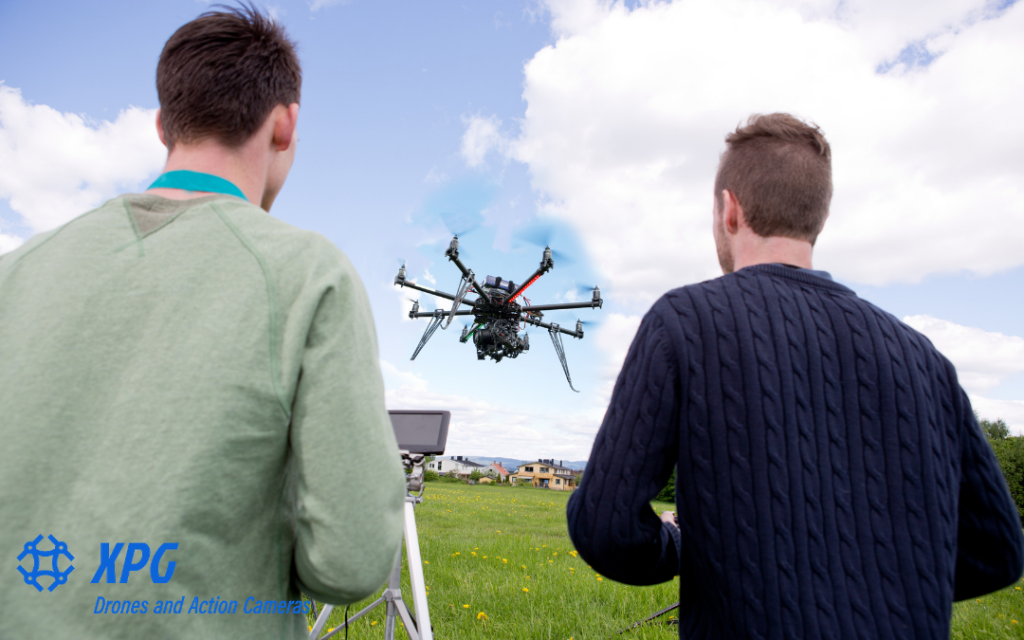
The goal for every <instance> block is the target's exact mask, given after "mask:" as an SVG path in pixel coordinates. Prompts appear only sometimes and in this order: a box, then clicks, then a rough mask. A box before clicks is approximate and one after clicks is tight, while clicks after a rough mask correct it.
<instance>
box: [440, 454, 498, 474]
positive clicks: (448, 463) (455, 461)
mask: <svg viewBox="0 0 1024 640" xmlns="http://www.w3.org/2000/svg"><path fill="white" fill-rule="evenodd" d="M483 468H484V465H482V464H480V463H478V462H473V461H472V460H470V459H469V458H464V457H463V456H454V457H447V458H436V459H434V460H431V461H430V462H428V463H427V469H429V470H431V471H436V472H437V473H438V475H442V476H443V475H444V474H446V473H448V472H449V471H454V472H455V475H457V476H463V477H469V474H471V473H473V471H475V470H478V471H481V472H482V471H483Z"/></svg>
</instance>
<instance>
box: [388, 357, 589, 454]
mask: <svg viewBox="0 0 1024 640" xmlns="http://www.w3.org/2000/svg"><path fill="white" fill-rule="evenodd" d="M380 364H381V372H382V373H383V375H384V383H385V388H386V391H385V400H386V402H387V406H388V408H389V409H423V410H430V409H433V410H438V409H441V410H447V411H451V412H452V420H451V425H450V427H449V431H448V446H447V449H446V451H447V453H448V454H454V455H484V456H499V457H508V458H520V459H527V458H536V457H545V458H548V457H554V458H561V459H565V460H583V459H586V458H587V456H589V455H590V447H591V445H592V444H593V441H594V435H595V434H596V433H597V429H598V427H600V426H601V420H602V418H603V417H604V408H603V407H602V408H597V407H595V408H593V409H591V410H588V411H583V412H577V413H572V414H569V413H561V412H551V411H544V412H533V411H528V410H525V409H523V408H522V407H520V406H518V405H517V404H515V403H511V404H492V403H490V402H487V401H486V400H473V399H471V398H467V397H465V396H460V395H454V394H444V393H437V392H435V391H433V390H432V389H430V387H429V385H428V383H427V380H426V379H425V378H424V377H423V376H422V375H420V374H418V373H413V372H409V371H404V370H401V369H399V368H398V367H397V366H395V365H393V364H391V363H390V362H388V361H386V360H381V363H380Z"/></svg>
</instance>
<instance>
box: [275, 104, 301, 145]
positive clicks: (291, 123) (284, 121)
mask: <svg viewBox="0 0 1024 640" xmlns="http://www.w3.org/2000/svg"><path fill="white" fill-rule="evenodd" d="M277 113H278V115H277V118H276V119H275V120H274V138H273V140H272V144H273V145H274V148H275V149H277V150H278V151H287V150H288V147H290V146H292V142H293V139H294V138H295V127H296V125H297V123H298V120H299V103H298V102H293V103H291V104H290V105H288V106H287V107H286V108H285V109H283V110H278V111H277Z"/></svg>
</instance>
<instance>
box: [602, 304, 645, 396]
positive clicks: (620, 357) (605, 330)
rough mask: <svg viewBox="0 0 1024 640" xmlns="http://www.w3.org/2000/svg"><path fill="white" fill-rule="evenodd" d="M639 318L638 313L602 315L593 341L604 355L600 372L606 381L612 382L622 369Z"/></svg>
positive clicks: (637, 327) (638, 325)
mask: <svg viewBox="0 0 1024 640" xmlns="http://www.w3.org/2000/svg"><path fill="white" fill-rule="evenodd" d="M641 320H642V318H641V317H640V316H638V315H624V314H621V313H609V314H606V315H605V316H604V318H603V322H601V325H600V326H599V327H598V328H597V331H596V332H595V336H594V343H595V344H596V345H597V347H598V349H600V350H601V352H602V353H603V354H604V356H605V363H604V366H603V367H602V370H601V374H602V377H604V378H605V381H606V382H607V381H609V380H610V381H611V382H612V383H614V382H615V379H616V377H618V375H619V371H621V370H622V363H623V362H625V361H626V354H627V353H629V345H631V344H633V338H634V337H635V336H636V331H637V329H639V328H640V321H641ZM609 399H610V396H609ZM605 404H607V403H605Z"/></svg>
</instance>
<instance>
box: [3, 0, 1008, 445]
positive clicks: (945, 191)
mask: <svg viewBox="0 0 1024 640" xmlns="http://www.w3.org/2000/svg"><path fill="white" fill-rule="evenodd" d="M259 6H262V7H264V8H265V9H266V10H268V11H270V12H272V13H273V14H274V15H276V16H277V18H278V19H279V20H280V21H281V22H283V24H284V25H285V27H286V28H287V30H288V32H289V33H290V35H291V36H292V38H293V39H295V40H296V41H297V42H298V43H299V53H300V57H301V60H302V64H303V70H304V84H303V96H302V107H301V111H300V121H299V150H298V155H297V160H296V163H295V166H294V168H293V170H292V174H291V176H290V177H289V180H288V183H287V185H286V186H285V189H284V191H283V192H282V194H281V196H280V197H279V199H278V201H277V202H276V203H275V205H274V209H273V215H275V216H277V217H280V218H282V219H284V220H286V221H288V222H290V223H292V224H295V225H297V226H300V227H303V228H308V229H314V230H316V231H319V232H320V233H322V234H324V235H325V236H327V237H328V238H330V239H331V240H332V241H334V242H335V243H336V244H337V245H338V246H339V247H341V248H342V249H343V250H344V251H345V252H346V253H347V254H348V255H349V256H350V258H351V259H352V261H353V263H354V264H355V265H356V267H357V269H358V270H359V272H360V274H361V276H362V278H363V280H364V283H365V285H366V288H367V290H368V292H369V294H370V299H371V303H372V305H373V308H374V315H375V318H376V322H377V328H378V338H379V342H380V353H381V360H382V368H383V371H384V375H385V383H386V386H387V388H388V393H389V396H388V397H389V403H390V404H391V406H392V408H415V407H424V408H426V407H434V408H436V407H441V408H450V409H452V410H453V411H454V412H455V413H454V418H453V423H452V434H451V445H452V446H451V447H450V448H449V453H452V454H459V455H492V456H508V457H516V458H524V459H525V458H531V457H554V458H562V459H573V460H578V459H583V458H585V457H586V456H587V454H588V453H589V448H590V443H591V441H592V438H593V434H594V433H595V432H596V429H597V427H598V426H599V424H600V420H601V417H602V415H603V411H604V407H605V406H606V404H607V400H608V397H609V393H610V388H611V385H612V383H613V382H614V376H615V373H616V371H617V367H618V365H619V364H620V363H621V359H622V357H623V355H624V353H625V349H626V348H627V347H628V344H629V340H630V339H631V337H632V332H633V331H635V328H636V326H637V323H638V322H639V318H640V317H641V316H642V315H643V313H644V312H645V311H646V309H647V308H648V307H649V306H650V304H651V303H652V302H653V301H654V299H656V297H657V295H660V293H661V292H664V291H665V290H667V289H669V288H672V287H675V286H680V285H683V284H687V283H690V282H695V281H699V280H702V279H705V278H708V277H713V276H714V275H715V269H716V266H717V265H716V263H715V261H714V249H713V244H712V241H711V234H710V194H711V186H712V184H711V179H712V178H713V175H714V170H715V166H716V163H717V157H718V153H719V152H720V151H721V149H722V139H723V138H724V135H725V133H726V132H727V131H728V130H730V129H731V128H732V127H735V126H736V124H737V123H738V122H739V121H740V120H742V119H744V118H745V117H746V115H748V114H750V113H753V112H757V111H769V110H786V111H792V112H794V113H797V114H798V115H801V116H803V117H807V118H810V119H813V120H815V121H816V122H818V123H819V124H821V125H822V127H823V129H824V130H825V132H826V135H828V136H829V138H830V140H831V141H832V145H833V153H834V157H835V163H834V171H835V179H836V194H835V198H834V199H833V212H832V218H831V219H830V221H829V224H828V225H827V226H826V230H825V233H824V234H823V236H822V239H821V241H820V242H819V245H818V250H817V253H816V266H818V267H819V268H824V269H828V270H830V271H832V272H833V273H834V274H835V276H836V277H837V279H839V280H840V281H842V282H844V283H845V284H848V285H849V286H851V287H852V288H854V289H855V290H857V291H858V292H859V293H860V294H861V295H862V296H864V297H866V298H867V299H869V300H871V301H873V302H875V303H876V304H878V305H879V306H881V307H882V308H884V309H886V310H888V311H890V312H891V313H893V314H894V315H896V316H897V317H900V318H908V322H909V323H910V324H912V325H913V326H915V327H917V328H919V329H920V330H922V331H924V332H925V333H926V335H929V337H930V338H932V340H933V341H934V342H935V343H936V344H937V345H938V346H939V348H940V349H942V350H943V351H944V352H946V353H947V355H949V357H950V358H951V359H952V360H953V361H954V364H956V365H957V367H958V370H959V371H960V372H961V377H962V379H963V381H964V386H965V388H967V389H968V391H969V392H970V393H971V397H972V401H973V402H974V403H975V405H976V406H977V407H978V408H979V410H980V411H981V412H982V415H985V416H988V417H991V418H995V417H1003V418H1005V419H1006V420H1007V421H1008V422H1010V423H1011V426H1012V427H1013V428H1014V430H1015V431H1017V432H1022V433H1024V338H1022V336H1024V302H1022V299H1024V296H1021V295H1020V294H1021V292H1022V291H1024V251H1021V250H1020V247H1021V246H1024V245H1022V241H1024V206H1022V205H1024V185H1022V184H1021V178H1020V176H1021V175H1024V172H1022V171H1024V166H1022V164H1021V163H1022V161H1021V159H1020V157H1019V151H1018V150H1019V147H1020V141H1021V139H1022V138H1021V136H1022V135H1024V129H1022V125H1021V124H1019V120H1020V119H1019V118H1018V117H1017V116H1016V112H1017V110H1018V109H1019V105H1020V104H1021V103H1022V101H1024V87H1022V81H1021V80H1020V77H1019V76H1020V74H1019V73H1018V72H1017V71H1016V70H1017V69H1019V68H1020V64H1021V63H1022V62H1024V51H1022V48H1021V45H1020V44H1019V41H1020V40H1021V38H1019V34H1020V33H1021V28H1022V25H1024V20H1022V17H1021V13H1022V11H1021V10H1020V7H1018V6H1016V5H1014V4H1012V3H1005V2H1000V3H986V2H969V1H966V0H965V1H962V2H961V1H956V0H951V1H950V2H947V3H944V4H942V5H933V4H930V3H924V4H921V6H920V7H916V8H915V7H914V6H910V4H908V6H906V7H900V8H893V7H890V6H889V4H887V3H883V2H873V1H870V0H863V1H861V2H827V1H825V0H806V1H797V0H793V1H790V0H779V1H778V2H759V3H753V2H744V1H742V0H727V1H723V2H718V3H711V2H707V1H703V2H701V1H691V2H686V3H680V2H676V3H665V2H657V3H628V4H626V5H623V4H610V3H607V2H599V1H597V0H550V1H548V2H536V1H533V0H530V1H528V2H511V1H509V2H505V1H483V0H480V1H475V2H465V3H458V2H433V3H425V2H370V1H368V0H354V1H351V2H333V3H332V2H321V1H317V2H312V3H310V2H284V1H282V2H274V3H260V4H259ZM206 7H207V5H206V4H205V3H202V2H196V1H194V0H180V1H164V2H160V3H138V2H104V3H99V4H91V5H86V4H84V3H74V2H45V1H43V2H32V3H27V2H25V3H3V4H0V81H2V87H0V250H3V249H4V248H5V247H7V248H11V247H13V246H14V245H15V244H17V242H19V239H24V238H27V237H29V236H30V235H32V233H34V232H36V231H39V230H42V229H44V228H48V227H50V226H53V224H56V223H58V222H60V221H63V220H66V219H69V218H70V217H73V216H74V215H76V214H77V213H81V212H82V211H84V210H85V207H86V206H94V205H95V204H98V201H102V199H105V198H107V197H111V196H113V195H115V194H116V193H118V192H119V191H124V190H139V189H142V188H144V187H145V185H146V184H148V180H151V179H152V177H155V175H156V174H157V173H158V172H159V169H160V164H161V162H160V160H161V155H160V149H159V148H157V147H158V144H159V143H158V142H157V143H156V145H154V141H155V140H156V137H155V132H154V131H152V129H151V127H149V125H147V124H146V123H145V120H146V119H147V118H151V115H152V114H151V113H150V112H149V111H148V110H151V109H154V108H156V107H157V106H158V104H157V99H156V92H155V87H154V72H155V65H156V60H157V58H158V56H159V53H160V50H161V48H162V46H163V43H164V41H165V40H166V38H167V37H168V36H170V34H171V33H172V32H173V31H174V30H175V29H176V28H177V27H178V26H180V25H181V24H183V23H184V22H186V21H188V20H190V19H192V18H194V17H195V16H196V15H198V14H199V13H200V12H202V11H203V10H205V9H206ZM766 26H767V27H770V28H765V27H766ZM723 38H729V40H730V42H731V45H730V46H729V47H728V48H722V47H721V42H722V41H723ZM908 52H910V53H908ZM809 53H813V55H809ZM911 53H912V54H913V55H910V54H911ZM982 96H984V98H982ZM133 108H134V110H133ZM75 114H77V116H79V117H80V119H75V118H74V115H75ZM79 134H81V135H79ZM90 145H91V146H90ZM136 149H137V150H138V154H139V156H138V157H139V158H145V160H134V159H133V160H131V161H130V162H129V161H128V160H126V158H129V157H131V158H135V156H134V155H131V154H132V153H135V150H136ZM86 151H87V152H88V153H86ZM89 154H92V155H89ZM86 156H88V157H91V158H95V159H94V160H93V161H90V162H88V163H86V162H84V161H81V160H80V158H82V157H86ZM4 175H6V178H4V177H3V176H4ZM54 194H57V195H54ZM58 196H59V197H58ZM61 198H63V199H61ZM62 207H63V208H62ZM75 207H79V208H81V211H79V210H75ZM445 212H455V213H456V214H457V217H458V218H459V221H458V222H457V224H455V225H452V224H451V220H450V219H449V220H448V222H449V224H448V225H447V226H446V218H449V216H443V215H442V213H445ZM460 224H461V225H462V226H465V227H467V228H469V227H475V229H474V230H472V231H470V232H469V233H468V234H466V235H464V236H463V238H462V243H461V247H462V249H463V257H464V259H465V261H466V262H467V264H469V266H470V267H471V268H472V269H474V271H475V272H476V273H477V274H478V275H488V274H489V275H499V276H503V277H505V278H512V279H514V280H521V279H523V278H525V277H526V276H528V275H529V274H530V273H531V272H532V271H533V269H535V268H536V265H537V263H538V261H539V259H540V251H541V249H540V248H539V247H536V246H533V245H531V244H529V243H528V242H525V241H523V239H522V238H523V237H524V234H525V235H526V236H530V235H533V236H536V235H538V233H537V231H538V230H539V229H540V228H541V227H543V228H545V229H551V240H552V243H553V247H554V248H555V249H558V250H560V251H562V252H563V253H564V254H566V256H567V258H569V259H563V260H559V261H557V263H556V267H555V270H554V271H553V272H552V273H551V274H550V275H549V276H545V278H543V279H542V280H541V281H540V282H539V283H538V284H537V285H535V286H534V288H533V289H531V290H530V294H529V295H530V296H531V298H533V299H534V300H535V301H548V300H564V299H571V298H572V296H573V295H579V293H578V292H579V287H580V286H592V285H594V284H600V285H601V287H602V290H603V291H604V293H605V298H606V300H607V302H606V304H605V308H604V309H603V310H600V311H592V310H585V311H582V312H580V313H579V314H578V317H581V318H583V319H585V320H601V321H602V323H601V324H599V325H596V326H595V325H588V327H587V336H586V338H585V339H584V340H582V341H579V340H567V341H566V353H567V357H568V360H569V367H570V371H571V372H572V375H573V381H574V384H575V386H576V387H577V388H578V389H581V393H579V394H575V393H573V392H572V391H570V390H569V388H568V385H567V384H566V383H565V379H564V376H563V375H562V372H561V369H560V367H559V365H558V362H557V359H556V357H555V354H554V350H553V348H552V346H551V344H550V340H549V339H548V337H547V336H546V335H545V332H543V331H534V332H531V351H530V352H528V353H526V354H524V355H523V356H521V357H520V358H519V359H518V360H516V361H512V362H508V361H506V362H502V363H500V364H495V363H493V362H491V361H486V362H477V360H476V358H475V353H474V350H473V349H472V347H471V346H470V345H461V344H459V343H458V340H457V336H458V331H459V329H460V326H459V325H458V324H453V325H452V327H451V328H450V329H449V330H448V331H447V332H438V333H437V334H435V336H434V338H433V339H432V340H431V342H430V343H429V344H428V345H427V347H426V348H425V349H424V351H423V352H422V353H421V354H420V356H419V357H418V358H417V360H416V361H415V362H410V361H409V356H410V355H411V353H412V351H413V349H414V348H415V346H416V343H417V341H418V340H419V337H420V335H421V333H422V331H423V329H424V328H425V326H426V321H419V322H412V321H409V320H405V319H403V317H402V309H403V304H406V305H407V302H406V301H404V298H405V297H414V298H419V299H420V301H421V304H422V305H423V306H424V307H429V306H430V304H431V303H430V300H429V296H425V295H414V296H409V295H408V294H409V293H411V292H406V291H398V290H396V288H395V287H393V286H392V284H391V281H392V279H393V278H394V275H395V273H396V272H397V269H398V266H399V264H400V261H401V260H405V261H406V262H407V263H408V266H409V277H410V278H411V279H415V280H417V281H421V282H429V280H430V279H431V278H433V279H434V280H435V282H436V285H431V286H436V287H437V288H440V289H443V290H448V291H453V290H454V289H455V287H456V285H457V282H458V277H457V271H456V270H455V268H454V266H452V265H450V264H448V263H447V262H446V261H445V260H444V257H443V251H444V247H445V246H446V245H447V241H448V240H449V239H450V233H449V229H448V227H452V226H459V225H460ZM541 235H543V234H541ZM406 308H407V307H406ZM576 317H577V314H571V313H565V314H560V315H559V317H558V318H557V320H558V321H560V322H563V323H566V324H569V323H572V322H574V321H575V319H576Z"/></svg>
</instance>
